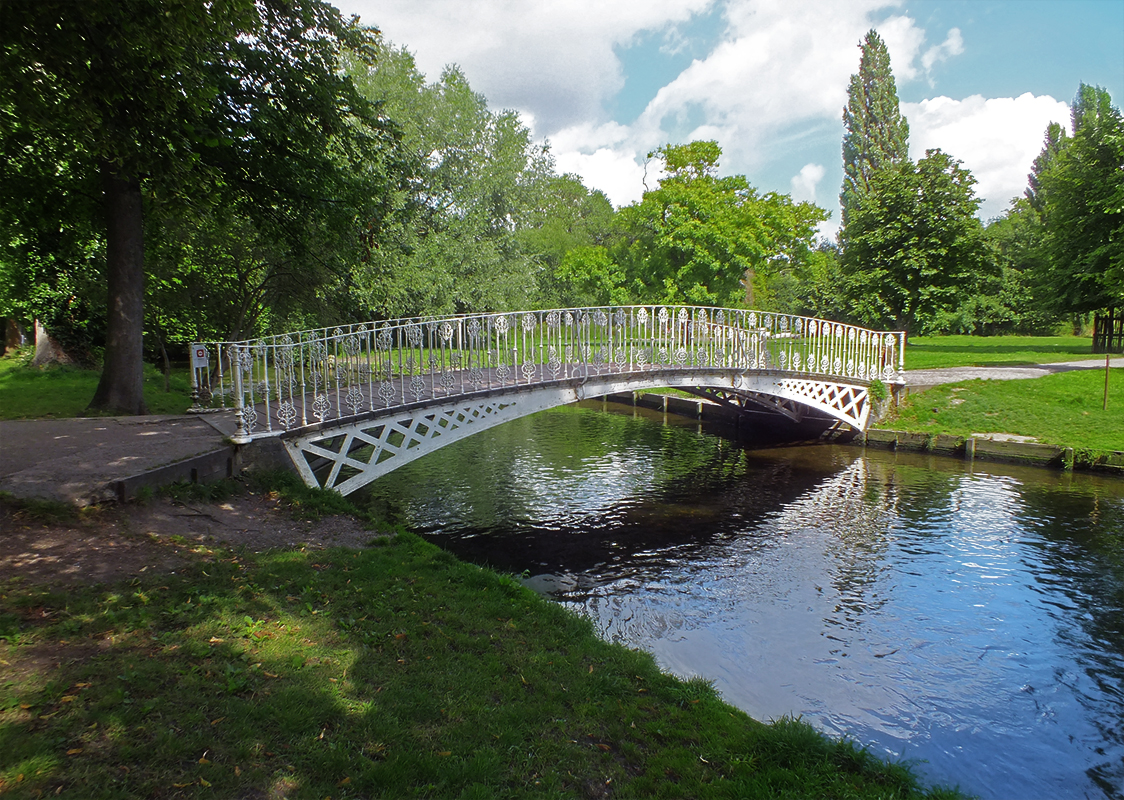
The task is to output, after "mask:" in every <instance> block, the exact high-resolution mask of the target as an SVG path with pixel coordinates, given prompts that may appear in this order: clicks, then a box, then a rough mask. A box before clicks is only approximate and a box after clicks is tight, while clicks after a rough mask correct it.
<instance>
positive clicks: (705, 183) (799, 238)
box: [611, 141, 826, 306]
mask: <svg viewBox="0 0 1124 800" xmlns="http://www.w3.org/2000/svg"><path fill="white" fill-rule="evenodd" d="M721 154H722V150H721V148H720V147H719V146H718V143H717V142H713V141H700V142H690V143H688V144H685V145H670V144H669V145H665V146H664V147H661V148H659V149H658V150H655V151H653V152H652V153H650V154H649V158H653V159H659V160H660V161H661V162H662V166H663V170H662V171H663V177H661V178H660V180H659V185H658V186H657V188H655V189H652V190H650V191H647V192H645V193H644V196H643V199H642V200H641V201H640V202H639V203H635V204H633V205H631V206H628V207H626V208H624V209H622V210H621V211H620V214H619V219H618V222H617V225H618V230H619V231H620V234H621V239H620V240H619V241H618V243H617V244H616V245H615V246H614V247H613V248H612V250H611V252H612V254H613V256H614V260H615V261H616V263H617V264H618V265H619V268H620V269H619V272H620V273H621V274H622V275H623V276H624V279H625V282H626V283H625V286H624V289H625V290H626V293H627V294H628V295H630V296H632V297H634V298H635V299H636V300H639V301H641V302H659V303H699V304H706V305H729V306H734V305H745V304H746V303H747V301H748V300H749V299H751V298H754V292H755V291H756V292H757V294H758V297H757V298H755V299H758V300H762V299H764V296H765V295H767V293H768V282H769V279H770V277H771V276H774V275H775V274H777V273H778V272H779V271H781V270H783V269H786V268H789V267H790V266H792V265H794V264H796V263H801V262H803V261H804V260H805V259H806V258H807V255H808V253H809V252H810V250H811V248H812V240H813V236H814V233H815V226H816V223H818V222H820V221H821V220H823V219H825V218H826V214H825V213H824V211H823V210H822V209H820V208H818V207H816V206H814V205H812V204H811V203H793V202H792V199H791V198H790V197H788V196H787V195H779V194H776V193H773V192H770V193H767V194H764V195H761V194H759V193H758V191H757V190H756V189H754V188H753V187H752V186H750V185H749V182H748V181H747V180H746V178H745V176H744V175H732V176H727V177H720V176H719V175H718V161H719V158H720V157H721Z"/></svg>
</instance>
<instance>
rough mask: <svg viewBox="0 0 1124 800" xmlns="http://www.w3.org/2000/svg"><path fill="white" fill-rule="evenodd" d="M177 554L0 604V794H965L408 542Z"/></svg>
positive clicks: (15, 594)
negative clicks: (728, 696) (170, 570)
mask: <svg viewBox="0 0 1124 800" xmlns="http://www.w3.org/2000/svg"><path fill="white" fill-rule="evenodd" d="M286 491H287V490H286ZM168 546H171V545H168ZM185 552H186V551H185ZM190 553H191V558H192V559H193V565H192V566H190V567H189V568H188V569H185V570H184V569H181V570H179V571H178V574H172V575H164V576H154V577H150V578H145V579H135V580H132V581H130V582H128V583H126V584H121V585H117V586H109V587H88V588H78V589H69V590H67V591H66V592H65V593H58V592H50V591H46V590H43V589H37V588H30V587H22V586H21V585H20V584H19V583H18V582H12V583H11V584H10V585H8V586H6V587H0V592H2V595H0V675H2V678H0V753H3V755H2V756H0V793H2V792H6V793H8V794H9V795H10V796H11V797H13V798H33V797H39V796H40V795H42V796H54V795H56V794H62V795H64V796H75V797H78V796H80V797H83V798H132V797H177V798H178V797H182V798H197V797H198V798H207V797H262V798H265V797H270V798H324V797H329V796H330V797H333V798H337V800H339V798H351V797H394V798H399V797H410V796H424V797H434V798H441V797H450V798H452V797H460V798H472V797H477V798H493V797H496V798H503V797H519V798H522V797H744V798H753V797H769V798H774V797H837V798H864V797H870V798H874V797H879V798H908V797H948V798H952V797H959V796H960V795H958V794H956V793H954V792H952V791H946V790H929V791H925V790H922V789H920V788H919V787H918V785H917V783H916V781H915V778H914V777H913V775H912V774H911V772H910V771H909V769H908V767H906V766H903V765H900V764H886V763H883V762H881V761H880V760H878V759H877V758H875V757H874V756H872V755H871V754H870V753H868V752H867V751H865V750H863V749H861V748H858V747H856V746H855V745H854V744H852V743H849V742H845V741H838V740H832V739H828V738H826V737H824V736H822V735H820V734H819V733H817V732H816V731H814V730H813V729H812V728H811V727H810V726H808V725H807V724H805V723H802V722H800V721H797V720H792V719H784V720H780V721H778V722H775V723H773V724H770V725H765V724H762V723H759V722H756V721H754V720H752V719H750V718H749V717H747V716H746V715H745V714H743V713H741V712H740V711H737V710H736V709H734V708H732V707H730V706H728V705H726V704H725V703H723V702H722V701H721V700H720V699H719V698H718V697H717V696H716V694H715V692H714V690H713V689H712V688H711V686H710V684H708V683H707V682H706V681H703V680H701V679H695V680H690V681H681V680H677V679H675V678H673V677H671V676H668V675H666V674H663V673H661V672H660V671H659V670H658V669H657V667H656V666H655V664H654V662H653V660H652V659H651V658H650V657H649V656H648V655H646V654H643V653H640V652H636V651H632V650H628V649H626V648H623V647H620V646H617V645H611V644H608V643H606V642H603V641H601V640H600V639H599V638H598V637H597V636H596V635H595V633H594V631H593V629H592V627H591V625H590V624H589V623H588V622H587V621H585V620H583V619H581V618H579V617H577V616H575V615H574V614H572V613H571V612H569V611H567V610H565V609H563V608H562V607H560V606H558V605H556V604H553V603H550V602H549V601H547V600H544V599H542V598H540V597H538V596H537V595H535V594H533V593H532V592H531V591H529V590H527V589H525V588H524V587H522V586H521V585H520V584H519V583H518V582H517V581H516V580H514V579H512V578H510V577H506V576H502V575H498V574H495V573H493V572H490V571H487V570H484V569H480V568H477V567H473V566H470V565H467V564H464V563H461V562H459V561H457V560H456V559H454V558H453V557H452V556H450V555H448V554H446V553H444V552H443V551H441V550H439V549H438V548H436V547H434V546H432V545H429V544H427V543H426V542H424V541H423V540H421V539H420V538H418V537H415V536H413V535H410V534H398V535H397V536H395V537H393V538H381V539H377V540H376V541H375V542H374V543H373V546H372V547H370V548H368V549H366V550H362V551H351V550H344V549H336V550H330V551H319V552H304V551H283V552H272V553H268V554H264V555H250V554H246V553H240V552H236V551H228V550H221V549H217V548H209V547H205V546H196V547H195V548H194V550H192V551H190Z"/></svg>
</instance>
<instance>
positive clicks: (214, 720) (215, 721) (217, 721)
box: [211, 717, 226, 725]
mask: <svg viewBox="0 0 1124 800" xmlns="http://www.w3.org/2000/svg"><path fill="white" fill-rule="evenodd" d="M224 719H226V717H219V718H218V719H213V720H211V724H212V725H218V724H219V723H220V722H222V721H223V720H224Z"/></svg>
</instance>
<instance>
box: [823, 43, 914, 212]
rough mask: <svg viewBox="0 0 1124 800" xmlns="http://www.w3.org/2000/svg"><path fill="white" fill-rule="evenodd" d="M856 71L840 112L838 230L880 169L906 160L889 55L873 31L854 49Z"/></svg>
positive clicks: (903, 123) (905, 139) (902, 119)
mask: <svg viewBox="0 0 1124 800" xmlns="http://www.w3.org/2000/svg"><path fill="white" fill-rule="evenodd" d="M860 48H861V50H862V57H861V59H860V60H859V71H858V73H857V74H855V75H852V76H851V83H850V86H848V87H847V105H846V106H845V107H844V108H843V125H844V127H845V128H846V129H847V132H846V134H845V135H844V136H843V190H842V192H841V193H840V195H839V200H840V202H841V203H842V204H843V219H842V222H843V225H844V226H846V224H847V220H848V217H849V215H850V212H851V210H852V209H853V208H854V207H855V206H856V205H857V203H858V200H859V197H860V196H861V195H862V194H864V193H865V192H866V191H867V190H868V189H869V188H870V183H871V179H872V178H873V176H874V174H875V173H876V172H877V171H878V170H879V169H881V168H882V167H887V166H890V165H893V164H900V163H903V162H905V161H906V160H907V159H908V158H909V123H908V122H906V119H905V117H903V116H902V114H901V110H900V108H899V107H898V89H897V85H896V84H895V83H894V74H893V72H891V71H890V54H889V52H887V50H886V43H885V42H884V41H882V37H881V36H879V35H878V32H877V31H875V30H873V29H871V30H870V31H868V32H867V34H866V38H865V39H864V40H863V43H862V45H860Z"/></svg>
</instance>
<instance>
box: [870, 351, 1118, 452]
mask: <svg viewBox="0 0 1124 800" xmlns="http://www.w3.org/2000/svg"><path fill="white" fill-rule="evenodd" d="M1104 387H1105V374H1104V370H1080V371H1075V372H1061V373H1058V374H1056V375H1047V376H1046V377H1043V378H1034V379H1032V380H1012V381H1001V380H971V381H962V382H960V383H952V384H944V385H942V386H935V387H933V388H931V389H927V390H925V391H923V392H918V393H916V394H911V395H909V396H907V397H906V398H905V400H904V401H903V402H902V405H901V406H900V407H899V409H898V410H897V411H896V412H895V413H894V414H893V415H892V416H890V417H889V418H887V419H885V420H883V421H882V422H881V423H879V424H878V426H877V427H880V428H890V429H895V430H907V431H920V432H924V433H947V434H952V435H956V436H967V435H969V434H972V433H1014V434H1018V435H1020V436H1033V437H1035V438H1037V439H1038V440H1039V441H1042V442H1047V443H1051V444H1059V445H1065V446H1068V447H1076V448H1085V449H1091V450H1124V369H1112V370H1110V371H1109V406H1108V410H1107V411H1106V410H1104V409H1103V407H1102V404H1103V400H1104Z"/></svg>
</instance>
